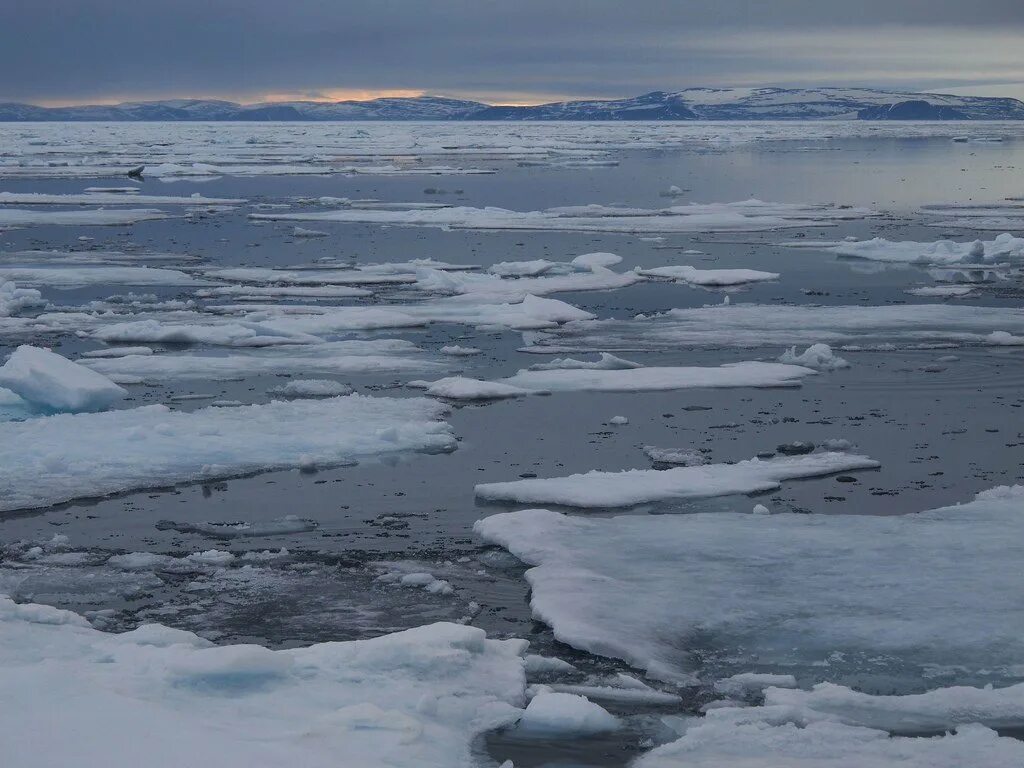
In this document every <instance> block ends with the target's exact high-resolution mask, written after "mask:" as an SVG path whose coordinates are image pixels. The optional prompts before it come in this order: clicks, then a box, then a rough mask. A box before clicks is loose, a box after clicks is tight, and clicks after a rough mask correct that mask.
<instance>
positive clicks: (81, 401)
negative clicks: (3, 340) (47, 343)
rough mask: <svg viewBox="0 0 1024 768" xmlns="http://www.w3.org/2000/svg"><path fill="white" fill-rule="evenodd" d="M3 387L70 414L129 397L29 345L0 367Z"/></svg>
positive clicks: (101, 379) (90, 373) (78, 367)
mask: <svg viewBox="0 0 1024 768" xmlns="http://www.w3.org/2000/svg"><path fill="white" fill-rule="evenodd" d="M0 387H4V388H6V389H9V390H10V391H11V392H13V393H14V394H16V395H18V397H20V398H21V399H22V400H24V401H25V402H27V403H31V404H32V405H35V406H38V407H42V408H45V409H48V410H54V411H70V412H77V411H102V410H104V409H106V408H109V407H110V406H112V405H113V404H114V403H116V402H118V401H119V400H121V399H122V398H123V397H125V396H126V395H127V394H128V393H127V392H126V391H125V390H123V389H122V388H121V387H119V386H118V385H117V384H115V383H114V382H112V381H111V380H110V379H108V378H107V377H106V376H104V375H103V374H101V373H97V372H96V371H93V370H90V369H89V368H86V367H84V366H81V365H78V364H77V363H73V362H71V361H70V360H68V359H67V358H65V357H61V356H60V355H58V354H56V353H55V352H51V351H50V350H48V349H42V348H40V347H33V346H29V345H27V344H23V345H22V346H20V347H18V348H17V349H16V350H14V352H12V353H11V355H10V357H8V358H7V362H6V363H4V364H3V366H0ZM0 503H2V502H0Z"/></svg>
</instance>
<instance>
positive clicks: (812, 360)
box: [779, 344, 850, 371]
mask: <svg viewBox="0 0 1024 768" xmlns="http://www.w3.org/2000/svg"><path fill="white" fill-rule="evenodd" d="M779 362H780V363H786V364H787V365H802V366H804V367H805V368H813V369H814V370H816V371H836V370H839V369H840V368H849V367H850V364H849V363H848V362H846V361H845V360H844V359H843V358H841V357H839V356H838V355H836V354H835V353H834V352H833V351H832V347H830V346H829V345H828V344H811V346H809V347H808V348H807V349H805V350H804V351H803V352H801V353H800V354H797V351H796V347H790V348H789V349H787V350H786V351H785V352H783V353H782V356H781V357H779Z"/></svg>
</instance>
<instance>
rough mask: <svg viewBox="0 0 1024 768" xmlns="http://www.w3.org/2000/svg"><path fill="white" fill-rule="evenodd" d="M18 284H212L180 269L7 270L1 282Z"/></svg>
mask: <svg viewBox="0 0 1024 768" xmlns="http://www.w3.org/2000/svg"><path fill="white" fill-rule="evenodd" d="M5 280H6V281H16V282H18V283H21V284H22V285H31V286H36V287H39V288H63V289H67V288H82V287H87V286H89V287H91V286H107V285H146V286H158V285H166V286H194V285H208V284H209V282H208V281H206V280H202V279H199V278H196V277H194V276H193V275H190V274H187V273H185V272H181V271H179V270H177V269H162V268H157V267H107V266H88V267H84V266H83V267H71V266H68V267H53V266H45V267H28V266H25V267H5V266H0V282H3V281H5Z"/></svg>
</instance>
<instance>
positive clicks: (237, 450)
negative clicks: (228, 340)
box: [0, 356, 455, 510]
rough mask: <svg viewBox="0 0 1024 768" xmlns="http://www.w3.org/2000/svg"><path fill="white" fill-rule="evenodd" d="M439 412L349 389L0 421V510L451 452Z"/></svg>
mask: <svg viewBox="0 0 1024 768" xmlns="http://www.w3.org/2000/svg"><path fill="white" fill-rule="evenodd" d="M126 359H130V358H121V360H126ZM140 359H146V360H151V359H159V356H156V357H152V358H150V357H147V358H140ZM96 362H99V361H96ZM111 362H113V361H111ZM443 413H444V409H443V408H442V407H441V406H439V405H438V404H437V403H436V402H435V401H432V400H424V399H420V398H416V399H406V398H402V399H398V398H385V397H364V396H361V395H349V396H348V397H338V398H331V399H327V400H293V401H290V402H272V403H269V404H267V405H252V406H244V407H240V408H205V409H201V410H198V411H193V412H190V413H185V412H181V411H172V410H170V409H168V408H166V407H165V406H162V405H149V406H144V407H141V408H133V409H130V410H121V411H107V412H105V413H96V414H61V415H56V416H47V417H44V418H39V419H33V420H31V421H27V422H4V423H0V466H3V467H4V472H3V475H2V476H0V510H11V509H24V508H29V507H41V506H49V505H51V504H57V503H59V502H62V501H68V500H70V499H76V498H85V497H93V496H104V495H108V494H112V493H118V492H121V491H129V490H136V489H140V488H152V487H156V486H165V485H172V484H174V483H183V482H192V481H195V480H199V479H213V478H218V477H230V476H235V475H240V474H246V473H250V472H257V471H266V470H272V469H286V468H292V467H299V466H302V465H304V464H305V463H308V461H313V462H315V463H316V464H317V465H330V464H337V463H339V462H342V461H345V460H350V459H358V458H360V457H365V456H373V455H377V454H383V453H392V452H396V451H409V450H432V451H441V450H452V449H453V448H454V447H455V441H454V438H453V436H452V432H451V429H450V428H449V426H448V425H447V424H446V423H445V422H443V421H441V420H440V419H441V418H442V416H443ZM71 436H74V439H70V438H71Z"/></svg>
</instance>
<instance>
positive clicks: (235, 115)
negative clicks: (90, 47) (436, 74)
mask: <svg viewBox="0 0 1024 768" xmlns="http://www.w3.org/2000/svg"><path fill="white" fill-rule="evenodd" d="M816 119H822V120H825V119H832V120H1024V102H1021V101H1018V100H1017V99H1008V98H988V97H982V96H952V95H946V94H936V93H910V92H904V91H887V90H879V89H873V88H687V89H685V90H682V91H672V92H668V91H653V92H651V93H645V94H643V95H642V96H636V97H634V98H630V99H607V100H590V101H560V102H553V103H551V104H538V105H535V106H499V105H491V104H484V103H482V102H478V101H464V100H461V99H446V98H442V97H438V96H419V97H415V98H386V99H373V100H372V101H338V102H318V101H290V102H273V103H266V104H236V103H234V102H231V101H215V100H202V99H172V100H168V101H143V102H128V103H124V104H114V105H91V106H80V107H37V106H33V105H31V104H0V121H3V122H12V121H19V122H20V121H50V122H52V121H62V120H73V121H84V120H92V121H144V120H149V121H156V120H192V121H213V120H218V121H222V120H234V121H243V120H250V121H275V120H277V121H285V120H287V121H296V120H317V121H327V120H346V121H351V120H816Z"/></svg>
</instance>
